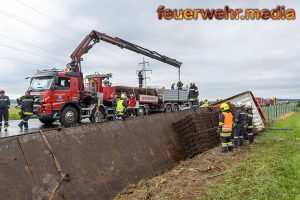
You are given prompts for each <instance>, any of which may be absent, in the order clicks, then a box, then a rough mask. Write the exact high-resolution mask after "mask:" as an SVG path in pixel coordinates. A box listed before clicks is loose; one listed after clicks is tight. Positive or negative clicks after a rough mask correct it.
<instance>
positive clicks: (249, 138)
mask: <svg viewBox="0 0 300 200" xmlns="http://www.w3.org/2000/svg"><path fill="white" fill-rule="evenodd" d="M248 140H249V144H253V143H254V136H253V133H248Z"/></svg>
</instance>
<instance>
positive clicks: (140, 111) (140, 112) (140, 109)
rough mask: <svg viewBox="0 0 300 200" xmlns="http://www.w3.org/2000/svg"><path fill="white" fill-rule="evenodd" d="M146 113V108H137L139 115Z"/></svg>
mask: <svg viewBox="0 0 300 200" xmlns="http://www.w3.org/2000/svg"><path fill="white" fill-rule="evenodd" d="M144 115H146V111H145V108H143V107H139V108H138V110H137V116H138V117H140V116H144Z"/></svg>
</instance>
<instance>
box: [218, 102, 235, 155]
mask: <svg viewBox="0 0 300 200" xmlns="http://www.w3.org/2000/svg"><path fill="white" fill-rule="evenodd" d="M220 109H221V111H222V113H221V114H220V115H219V129H218V132H219V133H220V138H221V143H222V152H227V151H232V150H233V145H232V138H231V133H232V125H233V116H232V114H231V112H230V110H229V105H228V104H227V103H222V104H221V106H220Z"/></svg>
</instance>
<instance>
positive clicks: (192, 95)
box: [188, 81, 199, 112]
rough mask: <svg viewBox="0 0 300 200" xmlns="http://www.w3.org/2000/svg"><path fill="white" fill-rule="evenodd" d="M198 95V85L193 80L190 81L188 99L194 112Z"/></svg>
mask: <svg viewBox="0 0 300 200" xmlns="http://www.w3.org/2000/svg"><path fill="white" fill-rule="evenodd" d="M198 96H199V92H198V87H197V86H196V85H195V82H194V81H192V82H191V84H190V91H189V95H188V99H189V100H190V101H191V104H192V105H191V106H192V110H193V111H194V112H196V105H197V102H198Z"/></svg>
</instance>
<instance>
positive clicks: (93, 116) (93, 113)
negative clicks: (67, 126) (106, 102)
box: [89, 107, 105, 123]
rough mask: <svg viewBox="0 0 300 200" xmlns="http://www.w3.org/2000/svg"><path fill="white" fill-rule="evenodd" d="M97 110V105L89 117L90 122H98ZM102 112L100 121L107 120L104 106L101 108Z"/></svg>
mask: <svg viewBox="0 0 300 200" xmlns="http://www.w3.org/2000/svg"><path fill="white" fill-rule="evenodd" d="M95 112H96V107H95V108H94V109H93V110H92V114H91V116H90V118H89V120H90V122H92V123H94V122H96V119H95ZM100 112H101V116H100V122H104V121H105V114H104V111H103V109H102V108H100Z"/></svg>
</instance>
